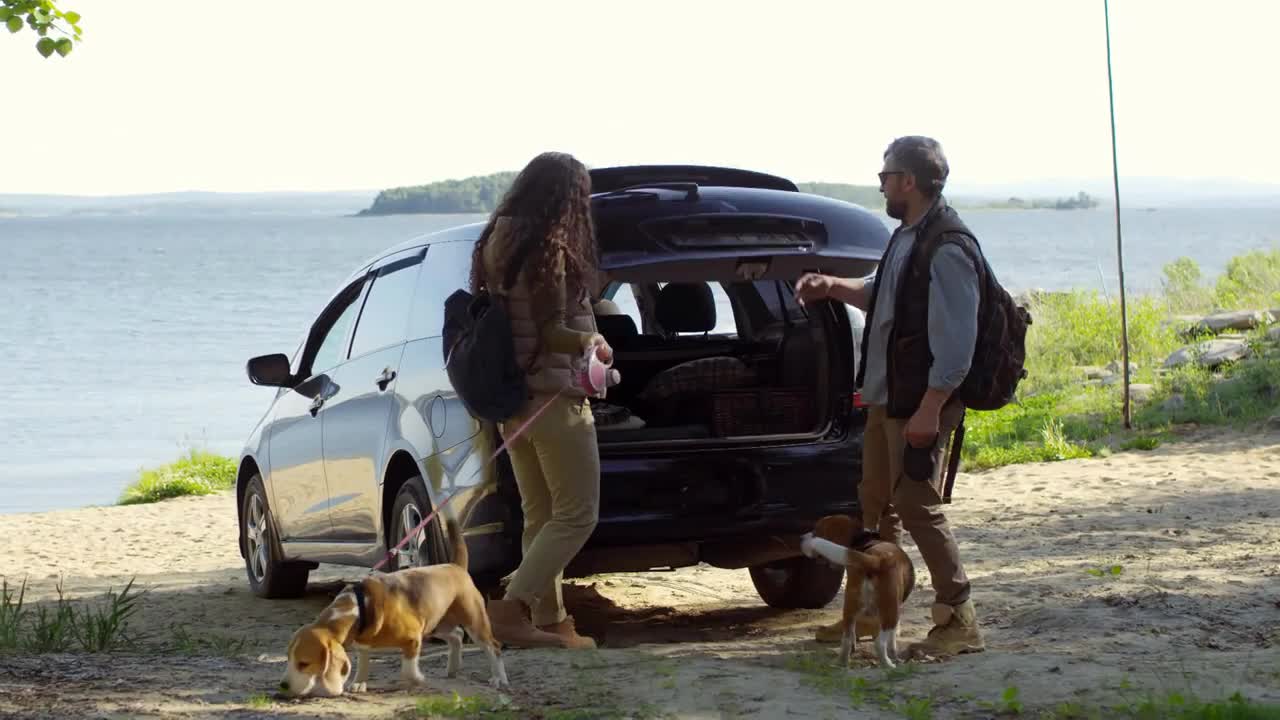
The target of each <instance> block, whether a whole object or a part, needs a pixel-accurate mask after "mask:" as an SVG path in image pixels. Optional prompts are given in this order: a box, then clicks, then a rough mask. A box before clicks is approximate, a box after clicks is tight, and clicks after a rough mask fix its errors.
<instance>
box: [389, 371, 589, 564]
mask: <svg viewBox="0 0 1280 720" xmlns="http://www.w3.org/2000/svg"><path fill="white" fill-rule="evenodd" d="M563 393H564V391H563V390H562V391H560V392H558V393H556V394H555V395H552V396H551V399H550V400H548V401H547V402H546V403H545V404H544V405H543V406H542V407H540V408H538V411H537V412H535V413H534V414H533V415H530V416H529V419H528V420H525V421H524V423H523V424H521V425H520V427H518V428H516V431H515V432H514V433H512V434H511V437H509V438H506V439H504V440H503V442H502V443H501V444H500V445H498V449H497V450H494V451H493V454H492V455H490V456H489V459H488V460H486V461H485V462H484V464H483V465H481V466H480V467H478V468H476V471H475V472H474V473H471V477H475V476H476V475H478V474H479V473H480V471H481V470H484V469H485V468H486V467H488V466H489V463H492V462H493V461H494V460H496V459H497V457H498V455H499V454H500V453H501V452H502V451H503V450H505V449H506V448H507V445H509V444H511V443H512V442H514V441H515V440H516V438H518V437H520V436H521V435H523V434H524V431H525V430H527V429H529V426H530V425H532V424H533V421H534V420H537V419H538V417H539V416H541V415H542V413H544V412H546V411H547V408H549V407H551V403H553V402H555V401H556V400H557V399H558V398H559V397H560V396H561V395H562V394H563ZM467 479H468V480H470V479H471V478H467ZM463 489H464V488H458V489H457V490H454V491H453V492H451V493H449V496H448V497H446V498H445V499H444V500H443V501H442V502H441V503H440V505H439V506H438V507H436V509H435V510H432V511H431V512H430V513H428V514H427V516H426V517H425V518H423V519H422V522H420V523H418V524H417V525H416V526H415V527H414V528H413V529H412V530H410V531H409V532H408V533H407V534H406V535H405V536H404V537H403V538H401V539H400V542H398V543H396V546H395V547H393V548H391V549H390V550H388V551H387V555H386V557H384V558H382V559H381V560H379V561H378V564H376V565H374V566H373V567H371V568H369V572H370V573H372V572H374V571H375V570H377V569H378V568H380V567H382V566H383V565H385V564H386V563H387V561H388V560H390V559H391V558H393V557H395V556H396V555H397V554H398V553H399V552H400V548H402V547H404V544H405V543H407V542H409V538H411V537H413V536H415V535H417V534H418V532H419V531H420V530H422V528H424V527H426V526H427V523H429V522H431V518H433V517H435V516H436V513H438V512H440V510H441V509H442V508H443V507H444V506H445V505H448V504H449V502H450V501H451V500H453V498H454V497H456V496H457V494H458V493H460V492H462V491H463Z"/></svg>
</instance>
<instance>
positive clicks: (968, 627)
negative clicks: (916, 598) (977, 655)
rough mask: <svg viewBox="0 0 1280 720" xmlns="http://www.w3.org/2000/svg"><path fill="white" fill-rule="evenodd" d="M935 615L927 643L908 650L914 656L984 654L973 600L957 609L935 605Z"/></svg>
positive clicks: (984, 646) (983, 643)
mask: <svg viewBox="0 0 1280 720" xmlns="http://www.w3.org/2000/svg"><path fill="white" fill-rule="evenodd" d="M932 613H933V629H932V630H930V631H929V636H928V637H926V638H925V639H924V641H922V642H918V643H915V644H913V645H912V646H911V647H909V648H908V649H907V651H908V652H909V653H910V654H911V655H913V656H914V655H933V656H935V657H938V656H942V655H959V654H961V653H971V652H982V651H983V650H985V649H986V643H985V642H984V641H983V639H982V631H981V630H979V629H978V615H977V611H976V610H974V608H973V601H972V600H966V601H964V602H963V603H961V604H959V605H956V606H955V607H952V606H950V605H943V604H942V603H934V604H933V608H932Z"/></svg>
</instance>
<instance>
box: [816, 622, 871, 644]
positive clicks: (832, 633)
mask: <svg viewBox="0 0 1280 720" xmlns="http://www.w3.org/2000/svg"><path fill="white" fill-rule="evenodd" d="M853 628H854V632H855V633H856V635H855V637H856V638H857V639H858V640H874V639H875V637H876V634H877V633H879V632H880V623H878V622H876V621H875V620H871V619H869V618H857V619H856V620H855V621H854V625H853ZM814 639H815V640H817V641H818V642H820V643H838V642H840V641H841V640H843V639H844V618H840V619H839V620H836V621H835V622H834V623H832V624H830V625H823V626H822V627H820V628H818V631H817V632H816V633H814Z"/></svg>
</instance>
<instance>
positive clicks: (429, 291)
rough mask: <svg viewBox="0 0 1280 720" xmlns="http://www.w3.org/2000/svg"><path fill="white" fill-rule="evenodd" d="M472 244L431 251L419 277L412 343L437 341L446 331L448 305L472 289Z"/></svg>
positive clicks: (411, 324) (441, 246)
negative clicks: (451, 298)
mask: <svg viewBox="0 0 1280 720" xmlns="http://www.w3.org/2000/svg"><path fill="white" fill-rule="evenodd" d="M474 248H475V244H474V243H470V242H442V243H436V244H434V245H432V246H431V247H430V248H428V249H427V257H426V259H425V260H423V261H422V272H421V273H419V275H418V288H417V290H416V291H415V292H414V296H413V309H412V310H411V311H410V313H409V339H410V340H417V339H419V338H429V337H437V336H439V335H440V334H441V332H442V328H443V327H444V301H445V300H447V299H448V298H449V296H450V295H452V294H453V293H455V292H457V291H458V290H463V289H466V288H467V287H468V284H469V283H470V278H471V251H472V250H473V249H474Z"/></svg>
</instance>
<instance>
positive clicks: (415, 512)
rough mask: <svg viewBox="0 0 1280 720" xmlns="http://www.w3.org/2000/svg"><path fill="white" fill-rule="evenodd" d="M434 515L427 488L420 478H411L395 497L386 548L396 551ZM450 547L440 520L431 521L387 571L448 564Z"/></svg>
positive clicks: (436, 518)
mask: <svg viewBox="0 0 1280 720" xmlns="http://www.w3.org/2000/svg"><path fill="white" fill-rule="evenodd" d="M430 512H431V499H430V498H429V497H428V496H427V490H426V485H425V484H423V482H422V477H421V476H414V477H412V478H410V479H409V480H408V481H406V482H405V484H404V485H403V486H402V487H401V488H400V491H399V492H397V493H396V500H395V503H394V504H393V505H392V507H391V522H390V523H388V534H387V548H388V549H390V548H393V547H395V546H396V544H397V543H399V542H400V541H401V540H402V539H404V536H405V535H406V534H408V532H409V531H410V530H412V529H413V528H414V527H415V526H416V525H418V523H420V522H422V519H423V518H424V517H426V516H427V514H428V513H430ZM447 548H448V543H446V542H445V538H444V530H443V526H442V525H441V524H440V516H439V515H437V516H436V517H433V518H431V522H429V523H427V526H426V527H425V528H423V529H421V530H419V531H418V536H417V537H416V538H415V539H413V540H410V541H409V542H407V543H405V545H404V547H402V548H400V551H399V552H398V553H396V556H395V558H394V559H393V560H392V561H391V562H390V563H389V567H388V568H387V570H388V571H394V570H403V569H405V568H410V567H421V566H423V565H435V564H437V563H447V562H449V551H448V549H447Z"/></svg>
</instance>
